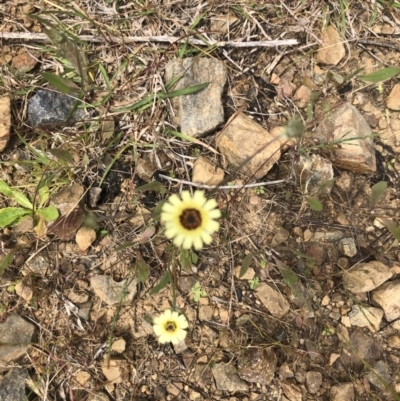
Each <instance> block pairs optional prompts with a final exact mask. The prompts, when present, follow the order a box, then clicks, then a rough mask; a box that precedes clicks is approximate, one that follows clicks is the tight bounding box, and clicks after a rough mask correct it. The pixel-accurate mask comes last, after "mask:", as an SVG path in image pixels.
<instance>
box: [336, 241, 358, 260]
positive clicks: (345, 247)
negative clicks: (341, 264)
mask: <svg viewBox="0 0 400 401" xmlns="http://www.w3.org/2000/svg"><path fill="white" fill-rule="evenodd" d="M338 246H339V251H340V252H341V253H342V254H343V255H345V256H348V257H349V258H352V257H353V256H356V255H357V246H356V243H355V242H354V239H353V238H342V239H341V240H340V241H339V244H338Z"/></svg>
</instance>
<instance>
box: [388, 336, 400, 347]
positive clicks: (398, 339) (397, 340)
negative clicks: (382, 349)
mask: <svg viewBox="0 0 400 401" xmlns="http://www.w3.org/2000/svg"><path fill="white" fill-rule="evenodd" d="M388 345H389V347H391V348H400V336H399V335H398V334H395V335H394V336H390V337H389V338H388Z"/></svg>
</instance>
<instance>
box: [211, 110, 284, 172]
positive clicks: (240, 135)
mask: <svg viewBox="0 0 400 401" xmlns="http://www.w3.org/2000/svg"><path fill="white" fill-rule="evenodd" d="M216 144H217V147H218V148H219V150H220V151H221V153H222V154H223V155H224V156H225V157H226V158H227V160H228V161H229V163H231V164H232V165H233V166H234V167H239V166H241V168H240V171H241V172H242V173H243V174H245V175H247V176H251V177H253V178H254V179H259V178H261V177H263V176H264V175H265V174H267V172H268V171H269V170H270V169H271V168H272V166H273V165H274V164H275V163H276V162H277V161H278V160H279V158H280V156H281V152H280V147H281V140H280V137H279V136H273V135H272V134H270V133H269V132H268V131H267V130H266V129H265V128H263V127H262V126H261V125H260V124H258V123H257V122H255V121H254V120H252V119H251V118H250V117H248V116H246V115H245V114H243V113H239V114H234V115H233V116H232V117H231V119H230V120H229V121H228V122H227V124H226V127H225V129H224V130H222V131H221V132H220V133H219V134H218V136H217V137H216Z"/></svg>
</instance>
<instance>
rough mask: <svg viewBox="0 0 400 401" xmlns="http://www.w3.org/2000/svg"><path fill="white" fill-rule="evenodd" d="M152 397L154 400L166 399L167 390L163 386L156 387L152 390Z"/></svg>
mask: <svg viewBox="0 0 400 401" xmlns="http://www.w3.org/2000/svg"><path fill="white" fill-rule="evenodd" d="M154 397H155V399H156V400H163V399H164V398H166V397H167V389H166V388H165V387H163V386H157V387H155V389H154Z"/></svg>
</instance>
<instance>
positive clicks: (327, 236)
mask: <svg viewBox="0 0 400 401" xmlns="http://www.w3.org/2000/svg"><path fill="white" fill-rule="evenodd" d="M305 234H306V233H304V240H305V239H306V236H305ZM343 237H344V234H343V231H340V230H334V231H316V232H315V233H314V240H315V241H326V242H336V241H339V240H340V239H342V238H343Z"/></svg>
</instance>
